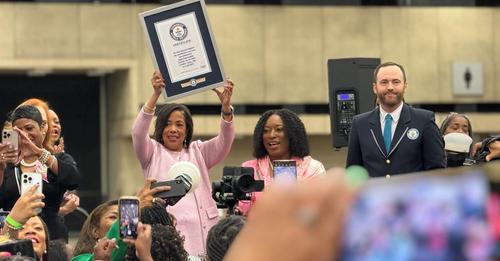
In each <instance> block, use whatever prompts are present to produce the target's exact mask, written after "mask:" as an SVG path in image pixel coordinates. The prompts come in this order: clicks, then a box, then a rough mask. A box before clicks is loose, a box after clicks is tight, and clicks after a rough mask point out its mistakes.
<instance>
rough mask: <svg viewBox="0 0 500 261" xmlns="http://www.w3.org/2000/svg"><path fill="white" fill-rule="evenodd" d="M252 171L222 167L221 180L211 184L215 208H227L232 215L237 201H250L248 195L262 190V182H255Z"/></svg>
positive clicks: (243, 168)
mask: <svg viewBox="0 0 500 261" xmlns="http://www.w3.org/2000/svg"><path fill="white" fill-rule="evenodd" d="M253 171H254V170H253V168H247V167H224V169H223V171H222V180H219V181H214V182H212V198H213V199H214V200H215V201H216V202H217V208H227V209H228V211H229V213H232V212H233V211H234V205H236V203H237V202H238V201H239V200H249V199H250V196H249V195H248V193H251V192H256V191H262V190H263V189H264V181H263V180H255V179H254V178H253Z"/></svg>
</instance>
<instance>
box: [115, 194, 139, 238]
mask: <svg viewBox="0 0 500 261" xmlns="http://www.w3.org/2000/svg"><path fill="white" fill-rule="evenodd" d="M118 212H119V219H120V238H137V226H138V224H139V199H138V198H137V197H121V198H120V200H119V201H118Z"/></svg>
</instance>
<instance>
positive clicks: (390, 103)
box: [377, 92, 403, 107]
mask: <svg viewBox="0 0 500 261" xmlns="http://www.w3.org/2000/svg"><path fill="white" fill-rule="evenodd" d="M388 93H389V92H386V93H381V94H377V97H378V103H379V104H380V105H384V106H387V107H394V106H397V105H399V104H400V103H401V101H403V94H402V93H392V94H394V95H396V97H392V98H390V99H387V98H386V96H385V94H388Z"/></svg>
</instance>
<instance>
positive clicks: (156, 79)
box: [151, 71, 165, 95]
mask: <svg viewBox="0 0 500 261" xmlns="http://www.w3.org/2000/svg"><path fill="white" fill-rule="evenodd" d="M151 85H153V90H154V93H155V94H157V95H160V94H161V89H162V88H165V79H163V76H162V75H161V73H160V71H155V72H154V73H153V77H152V78H151Z"/></svg>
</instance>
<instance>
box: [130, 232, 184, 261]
mask: <svg viewBox="0 0 500 261" xmlns="http://www.w3.org/2000/svg"><path fill="white" fill-rule="evenodd" d="M151 238H152V240H151V256H152V257H153V260H155V261H186V260H188V253H187V252H186V250H185V249H184V237H183V236H181V235H180V234H179V232H177V231H176V230H175V228H174V227H173V226H169V225H161V224H152V225H151ZM135 251H136V250H135V246H130V247H129V248H128V249H127V254H126V255H125V260H127V261H138V260H139V259H138V258H137V256H136V254H135Z"/></svg>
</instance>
